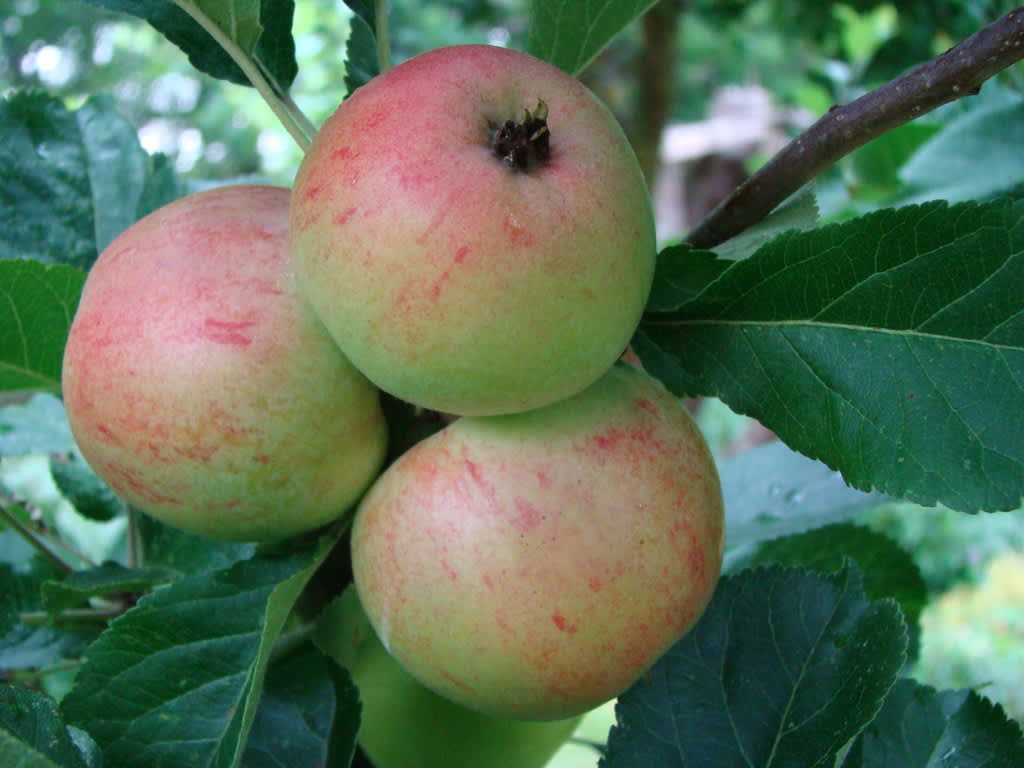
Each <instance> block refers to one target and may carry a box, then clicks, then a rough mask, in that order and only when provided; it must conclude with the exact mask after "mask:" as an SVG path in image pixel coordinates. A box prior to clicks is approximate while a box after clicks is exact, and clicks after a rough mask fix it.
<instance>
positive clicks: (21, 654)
mask: <svg viewBox="0 0 1024 768" xmlns="http://www.w3.org/2000/svg"><path fill="white" fill-rule="evenodd" d="M42 580H43V579H42V577H41V576H40V575H38V574H34V573H15V572H14V570H13V569H11V567H10V566H9V565H7V564H6V563H4V564H0V670H5V671H9V670H16V669H37V668H39V667H45V666H49V665H51V664H54V663H57V662H60V661H63V660H65V659H74V658H77V657H78V655H79V654H80V653H81V652H82V650H83V649H84V648H85V647H86V646H87V645H88V644H89V643H90V642H92V641H93V639H94V638H95V637H96V635H97V634H99V630H98V629H97V628H94V627H75V626H73V625H65V624H61V625H53V626H27V625H24V624H19V623H18V614H19V613H20V612H21V611H36V610H39V608H40V607H41V603H40V597H39V592H40V585H41V583H42Z"/></svg>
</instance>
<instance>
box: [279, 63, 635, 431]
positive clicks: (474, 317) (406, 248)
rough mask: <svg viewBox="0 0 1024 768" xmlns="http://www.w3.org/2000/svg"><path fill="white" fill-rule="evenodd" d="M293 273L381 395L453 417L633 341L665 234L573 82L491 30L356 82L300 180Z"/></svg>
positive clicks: (540, 397)
mask: <svg viewBox="0 0 1024 768" xmlns="http://www.w3.org/2000/svg"><path fill="white" fill-rule="evenodd" d="M291 227H292V247H293V257H294V263H295V272H296V276H297V280H298V283H299V289H300V291H301V292H302V294H303V295H304V296H305V297H306V298H307V299H308V300H309V303H310V305H311V306H312V308H313V310H314V311H315V312H316V314H317V316H318V317H320V319H321V320H323V322H324V324H325V325H326V326H327V329H328V330H329V331H330V333H331V335H332V336H333V337H334V339H335V341H336V342H337V343H338V345H339V346H340V347H341V349H342V351H343V352H344V353H345V354H346V355H347V356H348V358H349V359H350V360H351V361H352V362H353V364H354V365H355V366H356V367H357V368H359V370H361V371H362V372H363V373H365V374H366V375H367V376H368V377H369V378H370V379H371V380H372V381H373V382H374V383H376V384H377V385H378V386H379V387H380V388H381V389H383V390H385V391H386V392H389V393H391V394H392V395H395V396H396V397H399V398H402V399H404V400H407V401H409V402H411V403H414V404H415V405H418V406H421V407H424V408H430V409H434V410H438V411H442V412H446V413H453V414H459V415H485V414H496V413H513V412H519V411H525V410H528V409H532V408H537V407H540V406H543V405H547V404H549V403H552V402H555V401H557V400H561V399H564V398H566V397H570V396H571V395H574V394H576V393H577V392H579V391H581V390H583V389H585V388H586V387H587V386H588V385H589V384H591V383H593V382H594V381H596V380H597V379H598V378H599V377H600V376H601V374H603V373H604V372H605V371H606V370H607V369H608V368H610V367H611V365H612V364H613V362H614V361H615V360H616V358H617V357H618V356H619V355H620V354H621V353H622V351H623V350H624V349H625V348H626V345H627V344H628V342H629V339H630V337H631V336H632V334H633V331H634V330H635V328H636V325H637V323H638V322H639V320H640V315H641V312H642V311H643V308H644V304H645V303H646V301H647V297H648V293H649V292H650V287H651V281H652V279H653V272H654V259H655V240H654V223H653V217H652V213H651V204H650V200H649V197H648V194H647V188H646V186H645V183H644V179H643V175H642V173H641V171H640V168H639V166H638V165H637V161H636V158H635V156H634V154H633V151H632V150H631V148H630V145H629V143H628V142H627V140H626V138H625V136H624V135H623V133H622V131H621V129H620V128H619V126H618V124H617V123H616V122H615V119H614V117H613V116H612V114H611V113H610V112H609V111H608V109H607V108H606V107H605V106H604V105H603V104H602V103H601V102H600V101H599V100H598V99H597V98H596V97H595V96H594V95H593V94H592V93H591V92H590V91H589V90H587V88H586V87H584V86H583V85H582V84H581V83H580V82H579V81H578V80H576V79H574V78H572V77H570V76H569V75H567V74H566V73H564V72H562V71H561V70H559V69H557V68H555V67H553V66H551V65H550V64H547V63H545V62H543V61H540V60H538V59H535V58H533V57H531V56H528V55H526V54H523V53H519V52H516V51H512V50H507V49H504V48H496V47H490V46H481V45H467V46H454V47H449V48H442V49H438V50H434V51H430V52H428V53H424V54H422V55H420V56H417V57H415V58H413V59H410V60H409V61H406V62H404V63H402V64H400V65H398V66H396V67H394V68H393V69H390V70H388V71H387V72H385V73H384V74H382V75H380V76H379V77H377V78H375V79H373V80H372V81H371V82H370V83H368V84H367V85H364V86H363V87H361V88H359V89H358V90H356V91H355V92H354V93H353V94H352V96H351V97H350V98H348V99H347V100H346V101H344V102H343V103H342V104H341V106H340V107H339V108H338V110H337V111H336V112H335V113H334V114H333V115H332V116H331V117H330V118H329V119H328V120H327V121H326V122H325V123H324V125H323V126H322V128H321V129H320V131H319V132H318V133H317V135H316V137H315V139H314V140H313V143H312V146H311V147H310V149H309V151H308V152H307V153H306V155H305V158H304V159H303V162H302V164H301V166H300V168H299V172H298V175H297V177H296V179H295V185H294V194H293V196H292V204H291Z"/></svg>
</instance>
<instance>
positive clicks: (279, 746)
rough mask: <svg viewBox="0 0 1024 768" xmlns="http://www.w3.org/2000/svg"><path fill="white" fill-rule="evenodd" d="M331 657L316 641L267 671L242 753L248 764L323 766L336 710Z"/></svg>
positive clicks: (259, 767) (261, 767)
mask: <svg viewBox="0 0 1024 768" xmlns="http://www.w3.org/2000/svg"><path fill="white" fill-rule="evenodd" d="M327 665H328V661H327V659H326V658H324V656H323V655H322V654H321V653H320V652H319V651H317V650H316V649H315V648H313V647H312V646H309V647H308V648H305V649H303V650H302V651H300V652H298V653H296V654H294V655H292V656H290V657H288V658H287V659H286V660H284V661H283V662H281V663H280V664H276V665H274V666H272V667H270V669H269V670H268V671H267V679H266V684H265V685H264V687H263V697H262V698H261V699H260V706H259V709H258V710H257V711H256V719H255V720H253V724H252V731H251V733H250V736H249V742H248V744H247V745H246V748H245V755H244V756H243V757H242V765H243V766H245V768H307V767H308V766H315V765H323V764H324V761H325V759H326V755H327V737H328V734H329V732H330V728H331V720H332V718H333V716H334V712H335V696H334V686H333V685H332V683H331V678H330V674H329V673H328V668H327Z"/></svg>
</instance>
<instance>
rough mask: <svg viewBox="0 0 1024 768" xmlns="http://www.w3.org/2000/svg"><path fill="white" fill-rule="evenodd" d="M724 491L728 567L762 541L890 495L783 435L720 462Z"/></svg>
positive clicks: (850, 513) (851, 513) (845, 515)
mask: <svg viewBox="0 0 1024 768" xmlns="http://www.w3.org/2000/svg"><path fill="white" fill-rule="evenodd" d="M718 471H719V475H720V477H721V481H722V494H723V496H724V497H725V515H726V529H727V530H728V531H729V535H728V536H727V537H726V556H725V568H724V570H725V571H726V572H729V571H733V570H736V569H737V568H739V567H742V565H743V563H744V561H745V560H746V558H748V557H750V556H751V554H752V553H753V552H754V551H755V548H756V546H757V545H758V544H760V543H761V542H764V541H769V540H771V539H775V538H778V537H781V536H787V535H792V534H797V533H802V532H803V531H807V530H810V529H813V528H818V527H820V526H823V525H827V524H829V523H836V522H841V521H844V520H849V519H850V518H852V517H855V516H857V515H859V514H862V513H863V512H864V511H866V510H868V509H872V508H874V507H876V506H878V505H879V504H880V503H882V502H884V501H886V500H887V497H885V496H883V495H881V494H878V493H864V492H862V491H858V490H854V489H853V488H850V487H849V486H848V485H846V483H844V482H843V479H842V476H841V475H840V474H839V473H838V472H834V471H832V470H831V469H829V468H828V467H826V466H825V465H824V464H822V463H821V462H820V461H814V460H813V459H809V458H807V457H806V456H801V455H800V454H799V453H796V452H795V451H793V450H791V449H790V448H788V447H786V446H785V445H784V444H782V443H781V442H779V441H773V442H770V443H766V444H764V445H760V446H758V447H757V448H753V449H751V450H749V451H744V452H743V453H741V454H740V455H739V456H734V457H732V458H729V459H726V460H724V461H722V462H721V463H719V465H718Z"/></svg>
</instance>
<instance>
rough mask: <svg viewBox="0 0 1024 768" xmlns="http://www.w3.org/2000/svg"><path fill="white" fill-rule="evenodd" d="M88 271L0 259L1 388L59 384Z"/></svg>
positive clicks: (53, 386)
mask: <svg viewBox="0 0 1024 768" xmlns="http://www.w3.org/2000/svg"><path fill="white" fill-rule="evenodd" d="M84 284H85V273H84V272H82V270H80V269H76V268H75V267H68V266H65V265H63V264H40V263H39V262H38V261H29V260H23V259H7V260H0V328H3V329H4V331H3V333H2V334H0V390H19V389H47V390H57V389H59V388H60V375H61V361H62V360H63V357H64V344H65V342H66V341H67V338H68V331H69V330H70V328H71V320H72V318H73V317H74V315H75V309H76V308H77V307H78V298H79V296H80V295H81V293H82V286H83V285H84Z"/></svg>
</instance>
